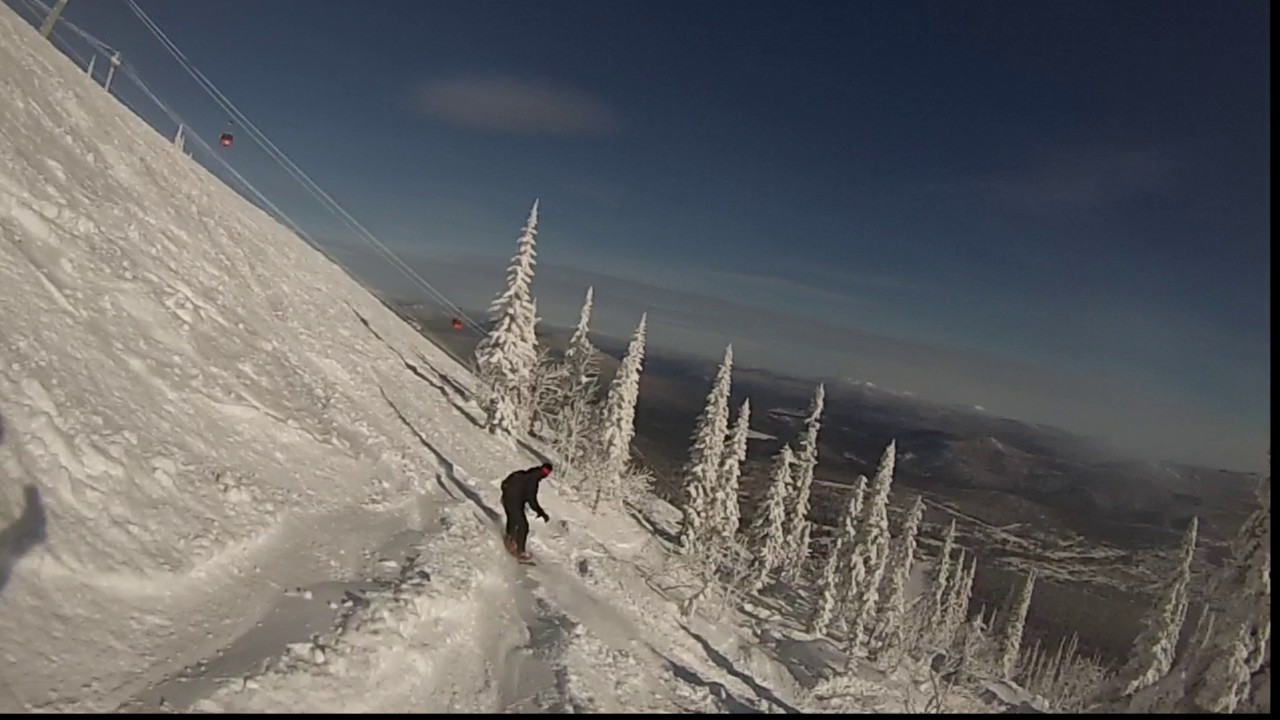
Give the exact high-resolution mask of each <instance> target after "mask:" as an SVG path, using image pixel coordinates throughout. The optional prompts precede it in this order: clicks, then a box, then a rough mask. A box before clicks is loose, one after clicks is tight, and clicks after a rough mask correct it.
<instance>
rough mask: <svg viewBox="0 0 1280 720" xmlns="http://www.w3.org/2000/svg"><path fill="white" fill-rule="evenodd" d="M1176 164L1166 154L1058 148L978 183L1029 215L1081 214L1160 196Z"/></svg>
mask: <svg viewBox="0 0 1280 720" xmlns="http://www.w3.org/2000/svg"><path fill="white" fill-rule="evenodd" d="M1178 170H1179V166H1178V164H1177V163H1176V162H1175V161H1174V160H1173V159H1172V158H1171V157H1170V156H1169V155H1167V154H1166V153H1163V152H1158V151H1154V150H1133V149H1116V148H1097V147H1075V148H1069V149H1066V148H1059V149H1055V150H1053V151H1049V152H1044V153H1041V154H1039V155H1036V156H1033V157H1031V158H1028V161H1027V162H1026V164H1025V165H1024V166H1022V167H1020V168H1015V169H1012V170H1010V171H1008V172H1005V173H1003V174H1001V175H997V176H994V177H989V178H987V179H985V180H984V181H983V182H982V184H983V185H984V186H985V187H986V188H987V189H988V190H989V191H990V192H991V194H992V195H993V196H994V197H995V198H996V199H997V200H999V201H1000V202H1002V203H1003V204H1005V205H1006V206H1007V207H1009V208H1011V209H1014V210H1017V211H1020V212H1026V213H1030V214H1034V215H1055V214H1059V213H1064V212H1067V213H1073V212H1087V211H1093V210H1099V209H1102V208H1105V207H1109V206H1114V205H1117V204H1122V203H1125V202H1128V201H1129V200H1132V199H1134V198H1138V197H1144V196H1148V195H1155V194H1161V193H1164V192H1167V191H1169V190H1170V189H1172V188H1173V187H1174V185H1175V184H1176V181H1177V172H1178Z"/></svg>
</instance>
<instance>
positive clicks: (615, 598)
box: [0, 6, 803, 712]
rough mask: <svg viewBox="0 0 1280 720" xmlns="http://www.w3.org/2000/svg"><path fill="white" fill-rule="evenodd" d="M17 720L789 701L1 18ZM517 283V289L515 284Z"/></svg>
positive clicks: (429, 361)
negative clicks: (538, 491)
mask: <svg viewBox="0 0 1280 720" xmlns="http://www.w3.org/2000/svg"><path fill="white" fill-rule="evenodd" d="M0 68H4V71H3V72H0V712H9V711H19V710H52V711H90V712H92V711H112V710H125V711H181V710H211V711H225V712H235V711H274V712H306V711H312V712H330V711H347V712H375V711H383V712H430V711H500V712H533V711H571V712H581V711H604V712H613V711H624V712H643V711H663V712H672V711H700V712H795V711H796V710H797V709H798V708H799V704H798V700H797V698H799V697H801V696H802V695H803V692H802V690H801V688H800V685H799V683H798V682H797V680H796V677H799V675H797V674H796V673H795V672H789V671H788V670H787V669H786V667H784V665H783V664H782V663H781V662H779V661H777V660H776V659H773V658H771V657H769V656H767V654H766V653H764V652H762V651H761V650H759V649H758V648H755V647H754V646H753V642H755V641H756V640H755V639H754V638H751V637H748V636H747V635H746V634H745V633H744V632H743V630H742V629H741V628H740V627H739V626H738V623H735V622H732V621H731V619H730V621H725V622H719V623H717V624H714V625H712V624H709V623H707V622H706V621H703V620H695V621H691V622H689V623H685V622H683V621H681V620H680V619H679V618H678V617H677V615H676V613H675V612H674V603H673V601H671V600H669V599H667V598H665V597H663V596H661V595H660V594H658V593H657V592H655V591H654V590H653V589H652V588H651V587H649V586H648V585H647V583H646V578H645V575H646V574H647V573H650V572H653V571H654V570H655V569H657V568H660V567H661V566H662V564H663V563H664V562H665V561H666V557H667V555H666V551H665V550H663V548H662V544H661V542H659V541H657V540H656V539H655V538H654V537H653V536H652V535H651V533H650V531H649V530H646V529H644V528H642V527H640V526H639V525H638V524H637V522H636V521H635V520H633V519H632V518H630V517H628V516H624V515H618V514H612V513H601V514H600V515H598V516H593V515H592V514H591V513H588V512H587V511H586V510H585V509H584V507H583V506H582V505H581V504H578V503H575V502H573V501H572V497H571V496H572V493H571V492H570V493H562V492H561V491H560V490H559V489H558V487H557V482H556V480H557V479H558V478H553V479H552V481H550V482H548V483H547V484H546V486H544V490H543V496H544V498H543V504H544V506H545V507H546V508H547V509H548V511H549V512H550V513H551V515H552V516H553V517H554V518H555V520H554V521H553V522H551V523H549V524H546V525H543V524H540V523H536V524H535V527H534V529H533V534H532V537H531V549H532V550H533V552H534V555H535V558H536V560H537V561H538V564H537V565H536V566H533V567H525V566H520V565H517V564H516V563H513V562H512V561H511V559H510V557H509V556H507V554H506V553H505V551H504V550H503V549H502V547H501V542H500V539H499V535H500V522H501V521H500V518H499V517H498V513H497V512H496V511H495V507H496V505H497V496H498V482H499V481H500V479H501V478H502V477H504V476H505V475H506V474H507V473H508V472H510V471H511V470H513V469H518V468H523V467H527V466H529V465H531V464H533V463H535V462H538V461H539V460H540V459H541V458H540V456H539V453H538V451H537V449H536V448H531V447H529V446H528V445H527V444H524V443H517V444H515V445H513V444H511V443H508V442H505V441H503V440H500V439H496V438H493V437H491V436H489V435H488V434H487V433H485V432H484V431H483V430H482V429H481V428H480V427H479V423H478V418H479V410H478V408H477V407H476V406H475V404H474V403H473V402H472V401H471V400H470V395H471V392H472V388H473V385H472V383H473V379H472V378H471V376H470V375H469V373H468V372H467V371H466V370H465V369H464V368H463V367H461V366H460V365H458V364H457V363H456V362H455V361H454V360H453V359H451V358H450V357H449V356H448V355H447V354H445V353H444V352H443V351H442V350H440V349H439V348H437V347H436V346H435V345H433V344H432V343H430V342H429V341H427V340H426V339H424V338H423V337H422V336H421V335H419V334H418V333H417V332H416V331H415V330H413V329H412V328H411V327H409V326H408V325H406V324H405V323H404V322H403V321H401V320H400V319H399V318H397V317H396V316H395V315H394V314H393V313H391V312H390V311H389V310H388V309H387V308H385V307H384V306H383V305H382V304H381V302H379V301H378V300H377V299H376V298H374V297H373V296H372V295H370V294H369V293H368V292H367V291H366V290H364V289H363V288H362V287H360V286H359V285H358V284H357V283H356V282H355V281H353V280H352V279H351V278H350V277H349V276H347V275H346V274H345V273H344V272H343V271H342V270H341V269H339V268H338V267H336V266H335V265H333V264H332V263H330V262H329V260H327V259H326V258H325V257H323V255H322V254H321V253H319V252H316V251H315V250H313V249H312V248H310V247H309V246H307V245H306V244H305V243H304V242H303V241H302V240H301V239H299V238H298V237H296V236H295V235H293V234H291V233H290V232H288V231H287V230H286V229H284V228H283V227H282V226H280V225H279V224H278V223H276V222H275V221H274V220H272V219H271V218H270V217H268V216H267V215H266V214H265V213H263V212H262V211H261V210H259V209H258V208H257V207H255V206H253V205H252V204H250V203H248V202H247V201H245V200H244V199H242V198H241V197H240V196H238V195H237V194H236V193H234V192H233V191H232V190H231V189H229V188H228V187H227V186H225V185H224V184H222V183H221V182H219V181H218V180H217V179H216V178H214V177H213V176H211V175H210V174H209V173H207V172H206V171H205V170H204V169H203V168H201V167H200V166H199V165H198V164H196V163H195V162H193V161H192V160H191V159H190V158H187V157H186V156H184V155H183V154H181V153H179V152H177V151H176V150H175V149H174V148H173V147H172V146H171V145H170V144H169V143H168V142H167V141H166V140H165V139H164V138H163V137H161V136H159V135H158V134H157V133H156V132H155V131H154V130H152V128H150V127H149V126H148V125H146V124H145V123H144V122H143V121H142V120H140V119H139V118H137V117H136V116H134V115H132V114H131V113H130V112H129V111H127V110H126V109H125V108H123V106H121V105H120V104H118V103H117V102H116V101H115V100H114V99H113V98H112V97H111V96H109V95H108V94H107V93H106V92H104V91H103V90H102V89H101V88H100V87H99V86H97V85H96V84H94V83H93V82H92V81H91V80H90V79H89V78H87V77H86V76H85V75H84V73H83V72H82V71H81V70H79V69H78V68H76V67H75V66H74V65H73V64H72V63H71V61H70V60H68V59H67V58H66V57H64V56H62V55H61V54H60V53H58V52H57V50H55V49H54V48H53V47H51V46H50V45H49V44H48V43H46V42H44V41H42V40H41V39H40V38H39V37H38V35H37V33H36V32H35V30H34V29H33V28H31V27H30V26H28V25H26V24H24V23H23V22H22V21H21V20H20V19H19V18H18V17H17V16H16V15H15V14H14V13H13V11H12V10H11V9H10V8H8V7H7V6H4V7H0ZM495 272H496V273H497V274H495V282H500V275H501V273H500V269H496V270H495Z"/></svg>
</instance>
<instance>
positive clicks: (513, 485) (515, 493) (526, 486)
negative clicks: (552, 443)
mask: <svg viewBox="0 0 1280 720" xmlns="http://www.w3.org/2000/svg"><path fill="white" fill-rule="evenodd" d="M550 474H551V463H549V462H547V463H542V464H541V465H539V466H537V467H531V468H529V469H528V470H517V471H516V472H513V473H511V474H510V475H508V476H507V478H506V479H505V480H503V481H502V509H503V510H504V511H505V512H506V514H507V533H506V544H507V551H508V552H510V553H511V554H512V555H515V556H516V557H517V558H519V559H520V560H528V559H529V553H528V551H527V550H525V541H526V540H528V539H529V518H528V517H526V516H525V514H524V507H525V505H528V506H529V507H530V508H532V509H533V512H534V514H535V515H537V516H538V517H540V518H542V521H543V522H546V521H547V520H548V519H549V518H548V517H547V512H546V511H545V510H543V509H542V506H541V505H539V504H538V483H540V482H542V479H543V478H545V477H547V476H548V475H550Z"/></svg>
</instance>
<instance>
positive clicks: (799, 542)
mask: <svg viewBox="0 0 1280 720" xmlns="http://www.w3.org/2000/svg"><path fill="white" fill-rule="evenodd" d="M825 399H826V388H824V387H823V386H822V385H821V384H819V385H818V388H817V389H816V390H815V391H814V393H813V400H812V401H811V402H810V403H809V415H808V416H807V417H806V418H805V421H804V435H803V436H802V437H801V439H800V449H799V451H798V453H797V454H796V466H795V480H794V482H793V487H794V488H795V490H794V494H793V495H792V497H791V512H790V517H788V519H787V522H788V527H787V554H788V558H789V561H790V562H789V564H788V565H787V568H786V573H785V575H786V577H787V579H789V580H792V581H794V580H796V579H798V578H799V577H800V575H801V574H802V573H803V572H804V568H805V566H806V564H807V563H808V560H809V527H810V526H809V496H810V494H811V493H812V490H813V475H814V472H815V470H816V469H817V467H818V431H819V430H820V429H821V427H822V409H823V404H824V402H825Z"/></svg>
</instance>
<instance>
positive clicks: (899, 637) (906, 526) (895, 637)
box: [873, 495, 924, 649]
mask: <svg viewBox="0 0 1280 720" xmlns="http://www.w3.org/2000/svg"><path fill="white" fill-rule="evenodd" d="M923 519H924V498H922V497H921V496H919V495H917V496H916V499H915V502H913V503H911V509H910V510H908V511H907V514H906V517H904V518H903V520H902V529H901V530H900V531H899V532H898V538H897V540H896V542H894V544H893V552H892V554H891V555H890V559H889V563H888V573H887V574H886V576H885V580H884V590H883V593H882V594H883V598H884V601H883V602H882V603H881V604H880V617H879V618H877V620H876V626H875V631H874V633H873V638H874V641H875V645H876V647H877V648H878V649H888V648H891V647H897V646H899V645H901V644H902V642H903V622H904V621H905V619H906V612H907V604H906V600H907V583H908V582H909V581H910V579H911V568H912V567H913V566H914V564H915V558H916V536H917V535H918V534H919V532H920V522H921V520H923Z"/></svg>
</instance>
